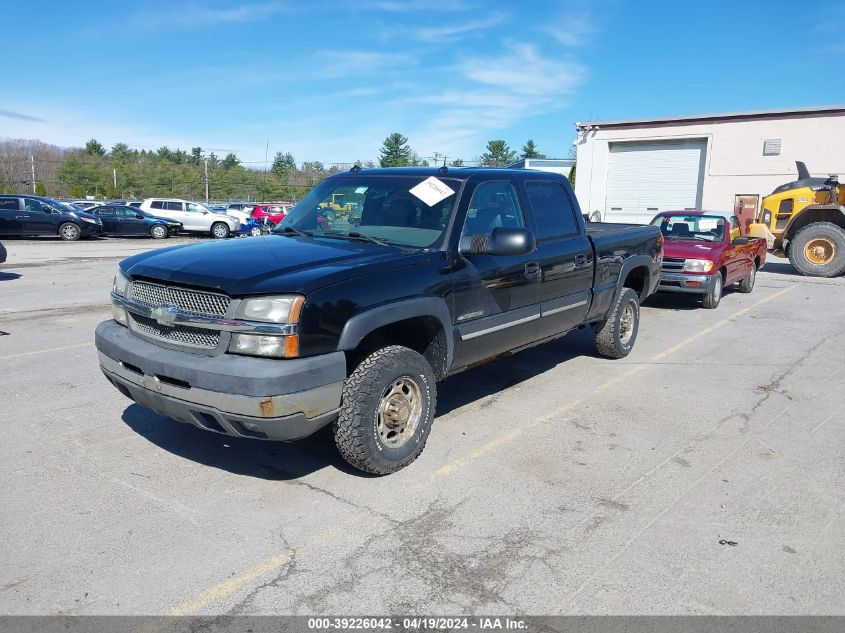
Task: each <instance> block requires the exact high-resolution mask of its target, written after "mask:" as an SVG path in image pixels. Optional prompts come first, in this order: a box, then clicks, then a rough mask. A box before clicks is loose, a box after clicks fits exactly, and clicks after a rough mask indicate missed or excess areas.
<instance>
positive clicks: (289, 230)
mask: <svg viewBox="0 0 845 633" xmlns="http://www.w3.org/2000/svg"><path fill="white" fill-rule="evenodd" d="M273 232H274V233H276V232H277V231H273ZM278 233H285V234H287V235H304V236H305V237H311V236H312V235H314V233H312V232H311V231H300V230H299V229H295V228H293V227H292V226H285V227H283V228H282V230H281V231H278Z"/></svg>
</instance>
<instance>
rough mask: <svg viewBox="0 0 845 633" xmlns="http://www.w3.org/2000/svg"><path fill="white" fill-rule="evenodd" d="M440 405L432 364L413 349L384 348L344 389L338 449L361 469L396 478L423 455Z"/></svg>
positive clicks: (336, 434)
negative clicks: (395, 475) (402, 470)
mask: <svg viewBox="0 0 845 633" xmlns="http://www.w3.org/2000/svg"><path fill="white" fill-rule="evenodd" d="M436 406H437V385H436V381H435V378H434V371H433V370H432V368H431V365H429V363H428V361H427V360H426V359H425V358H424V357H423V356H422V355H420V354H418V353H417V352H415V351H414V350H412V349H409V348H407V347H402V346H400V345H391V346H389V347H383V348H382V349H380V350H377V351H375V352H373V353H372V354H370V355H369V356H367V357H366V358H365V359H364V360H363V361H361V363H360V364H359V365H358V366H357V367H356V368H355V370H354V371H353V372H352V374H351V375H350V376H349V378H347V379H346V382H345V383H344V385H343V398H342V400H341V406H340V414H339V415H338V418H337V420H336V421H335V423H334V438H335V444H336V445H337V448H338V450H339V451H340V454H341V455H342V456H343V458H344V459H345V460H346V461H347V462H349V464H351V465H352V466H354V467H355V468H357V469H359V470H362V471H364V472H366V473H371V474H373V475H387V474H390V473H394V472H396V471H397V470H400V469H402V468H404V467H405V466H407V465H408V464H410V463H411V462H413V461H414V460H415V459H416V458H417V457H419V455H420V453H422V451H423V448H424V447H425V442H426V440H427V439H428V434H429V432H430V431H431V425H432V422H433V420H434V410H435V408H436Z"/></svg>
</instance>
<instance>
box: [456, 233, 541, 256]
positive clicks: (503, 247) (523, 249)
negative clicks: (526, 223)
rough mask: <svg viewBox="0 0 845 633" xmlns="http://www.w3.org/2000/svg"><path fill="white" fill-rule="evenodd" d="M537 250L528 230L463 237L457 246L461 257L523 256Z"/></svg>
mask: <svg viewBox="0 0 845 633" xmlns="http://www.w3.org/2000/svg"><path fill="white" fill-rule="evenodd" d="M535 248H537V240H535V239H534V234H533V233H532V232H531V231H529V230H528V229H519V228H504V227H499V228H495V229H493V233H492V234H489V235H487V234H477V235H465V236H463V237H462V238H461V242H460V244H459V245H458V252H459V253H460V254H461V255H467V256H469V255H494V256H500V257H508V256H514V255H525V254H527V253H530V252H532V251H533V250H534V249H535Z"/></svg>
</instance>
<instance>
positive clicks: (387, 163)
mask: <svg viewBox="0 0 845 633" xmlns="http://www.w3.org/2000/svg"><path fill="white" fill-rule="evenodd" d="M379 153H380V154H381V157H380V158H379V161H378V162H379V165H380V166H381V167H407V166H408V165H411V164H412V151H411V147H410V145H408V137H406V136H402V135H401V134H400V133H399V132H394V133H393V134H391V135H390V136H388V137H387V138H386V139H384V143H382V146H381V149H380V150H379Z"/></svg>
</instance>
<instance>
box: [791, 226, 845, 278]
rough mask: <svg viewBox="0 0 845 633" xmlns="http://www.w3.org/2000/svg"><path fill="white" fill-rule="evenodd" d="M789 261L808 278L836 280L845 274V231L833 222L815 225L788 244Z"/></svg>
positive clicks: (808, 227) (807, 228) (804, 230)
mask: <svg viewBox="0 0 845 633" xmlns="http://www.w3.org/2000/svg"><path fill="white" fill-rule="evenodd" d="M788 255H789V261H790V263H791V264H792V266H793V267H794V268H795V270H797V271H798V272H799V273H801V274H802V275H806V276H807V277H837V276H838V275H841V274H842V273H843V272H845V231H843V230H842V228H841V227H839V226H837V225H836V224H833V223H832V222H813V223H812V224H808V225H807V226H805V227H804V228H803V229H801V230H800V231H798V233H797V234H796V235H795V237H794V238H793V240H792V241H791V242H790V243H789V252H788Z"/></svg>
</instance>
